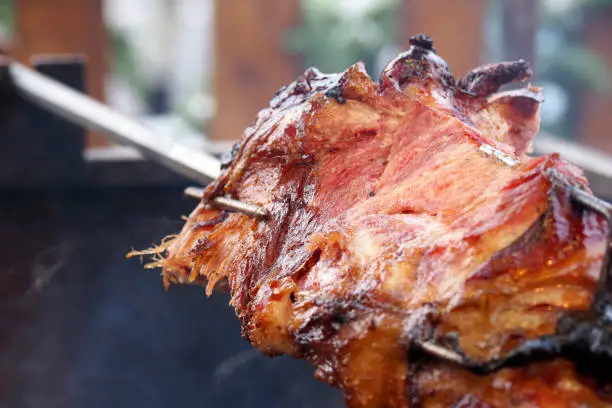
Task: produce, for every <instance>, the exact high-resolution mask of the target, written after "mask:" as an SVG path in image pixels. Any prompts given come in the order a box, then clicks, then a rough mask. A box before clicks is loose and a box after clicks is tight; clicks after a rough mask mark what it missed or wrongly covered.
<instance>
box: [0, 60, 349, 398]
mask: <svg viewBox="0 0 612 408" xmlns="http://www.w3.org/2000/svg"><path fill="white" fill-rule="evenodd" d="M37 68H38V70H39V71H42V72H44V73H45V74H47V75H50V76H52V77H54V78H56V79H58V80H61V81H63V82H64V83H67V84H69V85H71V86H73V87H75V88H82V86H83V82H84V78H83V71H84V70H83V66H82V63H81V62H79V61H78V60H75V59H74V58H68V59H66V58H62V59H60V60H59V62H52V61H47V62H46V63H45V64H43V65H41V66H38V67H37ZM3 89H4V90H5V91H6V90H7V88H6V87H3ZM6 95H7V93H6V92H5V96H6ZM8 95H10V96H11V98H13V99H12V100H11V102H12V104H11V109H12V113H11V115H10V117H5V118H4V119H5V121H4V122H2V123H0V127H1V128H2V132H1V134H2V141H3V143H4V148H3V149H2V150H1V153H2V157H0V163H2V167H1V168H0V242H2V245H0V407H11V408H12V407H19V408H21V407H24V408H30V407H32V408H38V407H42V406H44V407H54V406H56V407H108V406H113V407H125V408H128V407H130V408H131V407H140V406H146V407H160V408H161V407H175V406H206V407H226V406H232V407H245V408H246V407H253V406H271V407H286V406H289V405H291V406H295V407H311V406H316V405H320V406H340V405H341V397H340V395H339V393H338V392H337V390H335V389H332V388H331V387H327V386H326V385H324V384H321V383H319V382H317V381H315V380H314V379H313V378H312V368H310V367H309V366H308V365H307V364H306V363H305V362H303V361H298V360H292V359H289V358H282V359H274V360H270V359H268V358H267V357H264V356H263V355H261V354H259V353H258V352H257V351H255V350H253V349H252V348H251V346H250V345H249V344H247V343H246V342H245V341H243V340H242V339H241V337H240V335H239V333H240V327H239V324H238V322H237V319H236V318H235V315H234V312H233V310H232V309H231V308H230V307H229V306H228V300H229V298H228V296H226V295H225V294H223V293H219V294H215V295H214V296H213V297H212V298H210V299H206V298H205V296H204V293H203V290H202V289H201V288H197V287H182V286H176V287H172V288H171V289H170V291H169V292H168V293H165V292H164V291H163V287H162V283H161V279H160V278H159V272H154V271H153V272H152V271H147V270H144V269H143V268H142V266H141V265H140V264H139V262H138V260H134V259H132V260H126V259H125V254H126V253H127V252H128V251H129V250H130V249H131V248H146V247H148V246H149V245H151V243H153V242H159V240H161V239H162V238H163V237H164V236H166V235H169V234H173V233H176V232H177V231H178V230H179V229H180V228H181V225H182V221H181V219H180V216H181V214H186V213H188V211H190V210H191V208H193V201H192V200H188V199H184V198H182V190H183V188H184V187H185V186H186V185H187V182H186V181H185V180H183V179H182V178H180V177H177V176H174V175H173V174H171V173H169V172H168V171H167V170H165V169H163V168H161V167H159V166H157V165H155V164H152V163H149V162H146V161H143V160H140V161H127V162H121V161H118V160H115V161H108V160H103V161H99V162H96V161H95V160H89V161H86V160H84V159H83V155H82V150H83V147H84V145H85V137H86V136H85V133H84V131H83V130H82V129H79V128H77V127H74V126H73V125H71V124H69V123H66V122H64V121H63V120H60V119H59V118H56V117H54V116H53V115H51V114H48V113H47V112H45V111H43V110H41V109H39V108H37V107H35V106H32V105H30V104H29V103H28V102H27V101H25V100H23V99H21V98H19V97H17V98H15V95H14V94H8Z"/></svg>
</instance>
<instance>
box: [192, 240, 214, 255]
mask: <svg viewBox="0 0 612 408" xmlns="http://www.w3.org/2000/svg"><path fill="white" fill-rule="evenodd" d="M212 245H213V244H212V243H211V242H210V240H209V239H208V237H204V238H200V239H199V240H198V241H197V242H196V244H195V245H194V246H193V248H191V250H190V251H189V255H191V256H197V255H199V254H201V253H202V252H204V251H206V250H207V249H209V248H210V247H211V246H212Z"/></svg>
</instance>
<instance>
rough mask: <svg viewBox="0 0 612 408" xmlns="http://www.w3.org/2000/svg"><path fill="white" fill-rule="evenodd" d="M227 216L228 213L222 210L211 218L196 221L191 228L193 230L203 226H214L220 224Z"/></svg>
mask: <svg viewBox="0 0 612 408" xmlns="http://www.w3.org/2000/svg"><path fill="white" fill-rule="evenodd" d="M228 216H229V213H228V212H227V211H222V212H221V213H220V214H219V215H217V216H216V217H214V218H211V219H209V220H206V221H201V222H198V223H196V224H194V225H193V229H194V230H200V229H204V228H208V227H212V226H215V225H217V224H220V223H222V222H223V221H225V220H226V219H227V217H228Z"/></svg>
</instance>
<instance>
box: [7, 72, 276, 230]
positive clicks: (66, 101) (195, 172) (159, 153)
mask: <svg viewBox="0 0 612 408" xmlns="http://www.w3.org/2000/svg"><path fill="white" fill-rule="evenodd" d="M8 70H9V73H10V76H11V80H12V83H13V85H14V86H15V88H16V89H17V90H18V91H20V93H21V94H22V95H23V96H25V97H27V98H28V99H30V100H33V101H34V102H35V103H36V104H38V105H40V106H42V107H44V108H45V109H48V110H49V111H51V112H53V113H55V114H57V115H58V116H61V117H63V118H64V119H66V120H68V121H70V122H72V123H75V124H78V125H81V126H83V127H85V128H87V129H90V130H93V131H97V132H100V133H103V134H104V135H106V136H107V137H108V138H109V139H111V140H112V141H114V142H116V143H119V144H123V145H129V146H133V147H135V148H137V149H138V150H140V151H141V152H142V153H143V154H144V155H145V156H146V157H148V158H150V159H151V160H154V161H156V162H159V163H160V164H162V165H164V166H166V167H168V168H170V169H172V170H173V171H175V172H177V173H179V174H181V175H183V176H185V177H187V178H189V179H191V180H194V181H198V182H201V183H205V184H208V182H210V179H215V178H217V177H218V176H219V174H220V168H221V165H220V162H219V160H218V159H217V158H215V157H214V156H211V155H209V154H207V153H205V152H203V151H200V150H196V149H193V148H190V147H188V146H185V145H182V144H180V143H177V142H176V141H175V140H173V139H171V138H168V137H163V136H161V135H156V134H155V133H153V132H152V131H151V130H150V129H148V128H147V127H146V126H144V125H143V124H141V123H139V122H138V121H136V120H134V119H131V118H129V117H127V116H125V115H123V114H121V113H119V112H117V111H115V110H113V109H111V108H109V107H108V106H106V105H104V104H102V103H100V102H97V101H95V100H93V99H91V98H90V97H88V96H86V95H84V94H82V93H80V92H77V91H75V90H73V89H71V88H69V87H67V86H65V85H63V84H61V83H59V82H57V81H55V80H53V79H51V78H48V77H46V76H45V75H42V74H40V73H38V72H36V71H34V70H32V69H30V68H28V67H26V66H24V65H22V64H19V63H17V62H12V61H11V62H10V63H9V66H8ZM199 198H202V196H201V195H200V197H199ZM211 204H213V205H218V206H219V207H222V208H224V209H228V210H233V211H238V212H242V213H244V214H247V215H250V216H255V217H258V218H265V217H266V216H267V215H268V212H267V210H266V209H265V208H262V207H259V206H257V205H253V204H248V203H243V202H240V201H237V200H233V199H231V198H227V197H216V198H215V199H213V200H212V202H211Z"/></svg>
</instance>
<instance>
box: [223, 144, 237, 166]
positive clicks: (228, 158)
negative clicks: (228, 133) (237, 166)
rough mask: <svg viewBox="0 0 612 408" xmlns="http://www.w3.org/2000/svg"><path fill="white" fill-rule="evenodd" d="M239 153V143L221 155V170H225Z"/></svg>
mask: <svg viewBox="0 0 612 408" xmlns="http://www.w3.org/2000/svg"><path fill="white" fill-rule="evenodd" d="M239 151H240V143H235V144H234V145H233V146H232V148H231V149H230V150H229V151H227V152H225V153H223V154H222V155H221V159H220V161H221V170H225V169H227V168H228V167H229V166H230V165H231V164H232V162H233V161H234V159H235V158H236V156H237V155H238V152H239Z"/></svg>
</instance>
